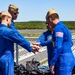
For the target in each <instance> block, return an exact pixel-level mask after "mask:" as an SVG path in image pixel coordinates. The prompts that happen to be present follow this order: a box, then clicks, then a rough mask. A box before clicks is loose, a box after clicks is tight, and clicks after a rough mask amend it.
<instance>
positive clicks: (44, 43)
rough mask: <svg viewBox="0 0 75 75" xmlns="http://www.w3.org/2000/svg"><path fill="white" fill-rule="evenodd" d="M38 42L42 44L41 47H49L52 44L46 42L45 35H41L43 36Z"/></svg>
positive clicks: (48, 41)
mask: <svg viewBox="0 0 75 75" xmlns="http://www.w3.org/2000/svg"><path fill="white" fill-rule="evenodd" d="M36 42H40V45H41V46H47V45H48V44H50V43H51V42H52V40H47V41H46V40H45V34H44V33H43V34H41V36H40V37H39V38H38V39H37V40H36Z"/></svg>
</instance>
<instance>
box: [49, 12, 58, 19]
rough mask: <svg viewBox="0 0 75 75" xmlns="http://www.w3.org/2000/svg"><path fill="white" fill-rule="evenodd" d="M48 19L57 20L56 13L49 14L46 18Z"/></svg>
mask: <svg viewBox="0 0 75 75" xmlns="http://www.w3.org/2000/svg"><path fill="white" fill-rule="evenodd" d="M49 18H52V20H54V19H59V15H58V14H57V13H53V14H51V15H49V16H48V19H49Z"/></svg>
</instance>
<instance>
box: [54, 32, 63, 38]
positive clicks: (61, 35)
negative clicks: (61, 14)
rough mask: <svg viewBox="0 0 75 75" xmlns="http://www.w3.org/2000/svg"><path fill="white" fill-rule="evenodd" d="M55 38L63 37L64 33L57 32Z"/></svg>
mask: <svg viewBox="0 0 75 75" xmlns="http://www.w3.org/2000/svg"><path fill="white" fill-rule="evenodd" d="M55 36H56V37H63V33H62V32H56V33H55Z"/></svg>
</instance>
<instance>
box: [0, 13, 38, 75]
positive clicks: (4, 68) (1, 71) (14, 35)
mask: <svg viewBox="0 0 75 75" xmlns="http://www.w3.org/2000/svg"><path fill="white" fill-rule="evenodd" d="M11 20H12V16H11V15H10V13H8V12H1V13H0V23H1V24H0V75H14V55H13V54H14V53H13V52H14V49H13V43H17V44H19V45H20V46H22V47H23V48H25V49H27V50H28V51H29V52H32V51H37V49H38V47H36V46H33V45H32V47H31V46H30V42H29V41H27V40H26V39H25V38H24V37H23V36H22V35H21V34H20V33H19V32H16V31H14V30H13V29H10V28H9V27H10V24H11Z"/></svg>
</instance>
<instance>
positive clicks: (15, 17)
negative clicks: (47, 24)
mask: <svg viewBox="0 0 75 75" xmlns="http://www.w3.org/2000/svg"><path fill="white" fill-rule="evenodd" d="M10 13H11V15H12V20H16V19H17V17H18V14H19V12H17V13H14V12H10Z"/></svg>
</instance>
